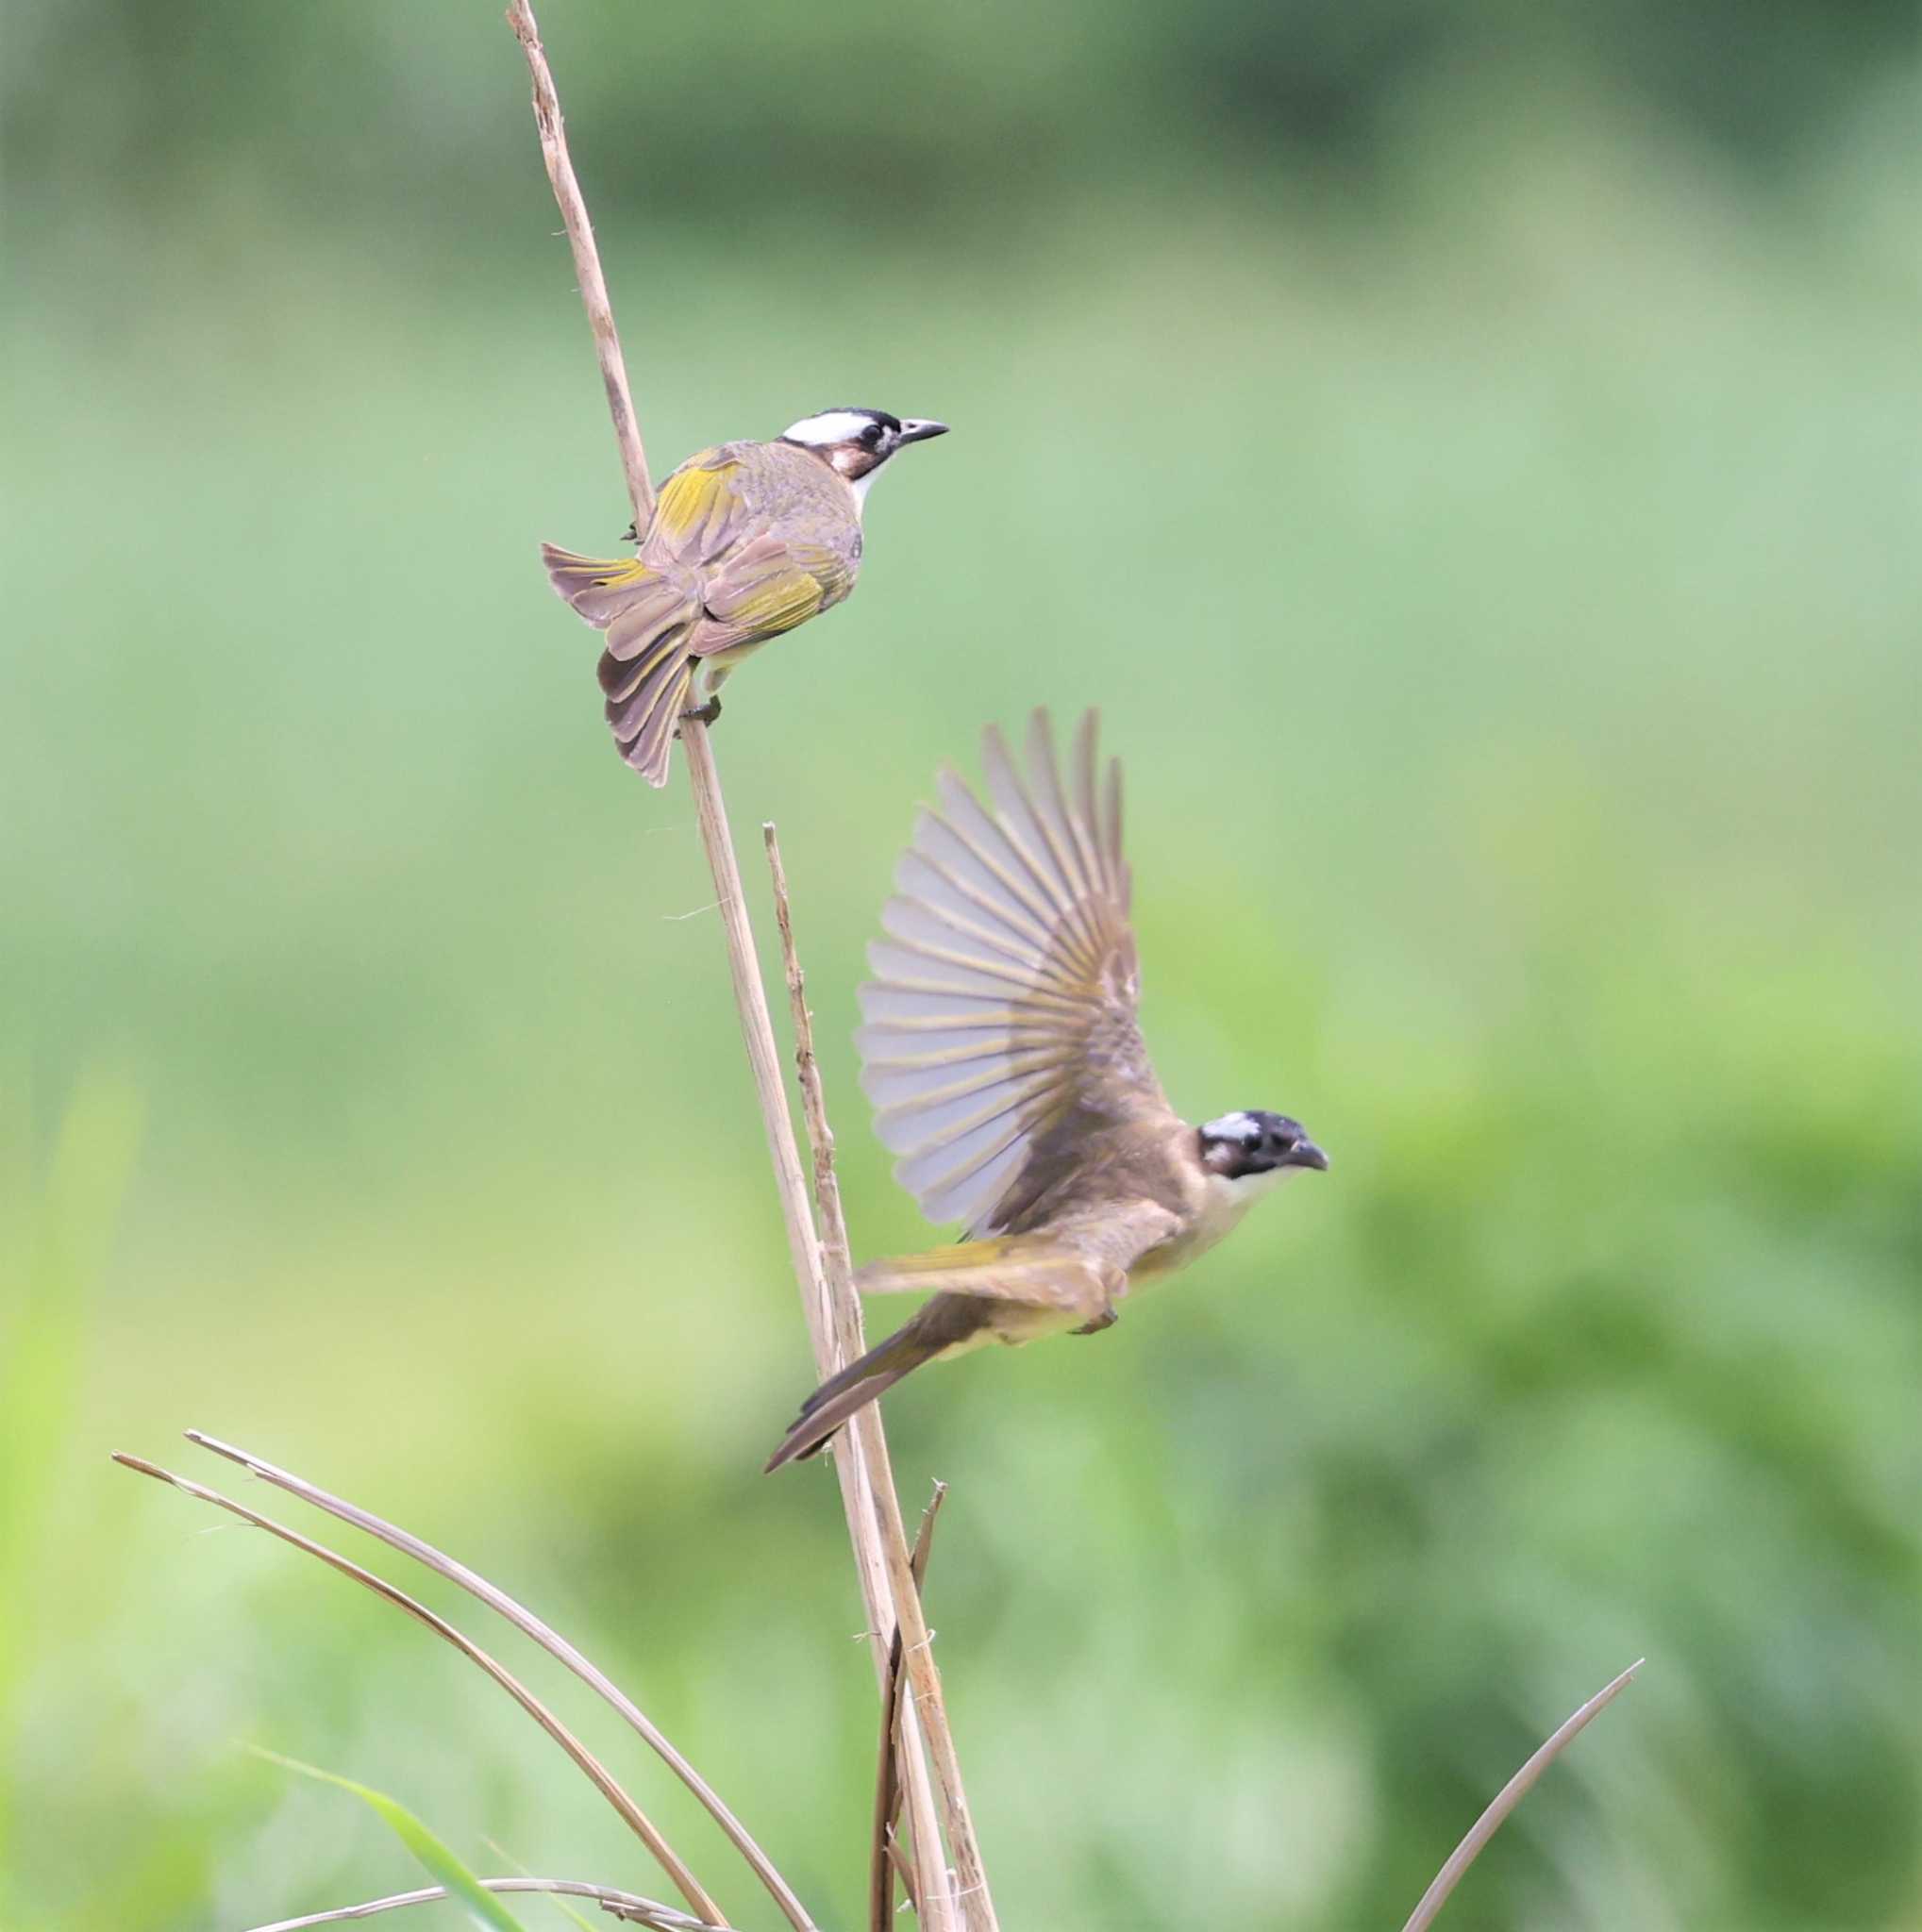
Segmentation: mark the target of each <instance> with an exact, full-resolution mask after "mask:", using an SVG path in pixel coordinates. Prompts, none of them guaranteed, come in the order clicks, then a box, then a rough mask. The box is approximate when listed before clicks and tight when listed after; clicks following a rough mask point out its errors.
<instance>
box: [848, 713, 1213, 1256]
mask: <svg viewBox="0 0 1922 1932" xmlns="http://www.w3.org/2000/svg"><path fill="white" fill-rule="evenodd" d="M1095 722H1096V721H1095V713H1094V712H1092V711H1091V712H1089V713H1088V714H1087V716H1086V717H1084V718H1083V719H1082V720H1081V724H1080V726H1079V728H1078V731H1077V732H1076V734H1075V744H1074V753H1073V757H1072V759H1071V760H1070V771H1069V777H1070V780H1071V785H1070V786H1069V787H1063V785H1062V782H1061V771H1060V769H1059V767H1058V766H1057V764H1056V761H1055V752H1054V743H1053V738H1052V733H1051V731H1050V727H1049V724H1048V719H1047V714H1046V713H1045V711H1037V712H1036V713H1035V714H1034V718H1033V721H1032V723H1031V724H1030V726H1029V729H1028V746H1027V760H1026V762H1027V766H1028V770H1027V773H1026V774H1025V775H1024V774H1023V773H1022V772H1021V771H1020V770H1019V769H1018V768H1017V767H1016V765H1015V763H1014V761H1013V760H1012V759H1011V758H1010V756H1009V753H1008V748H1007V746H1006V744H1005V743H1004V742H1003V741H1002V738H1001V735H1000V733H999V732H998V731H995V730H994V729H992V728H991V729H990V730H989V731H988V732H987V733H986V734H985V736H984V738H983V741H982V766H983V769H984V771H985V772H986V774H987V780H988V786H987V790H988V795H989V797H990V799H991V800H992V802H993V803H992V809H991V808H989V807H986V806H983V805H982V804H981V803H979V802H978V800H977V799H976V798H975V796H974V794H973V793H972V792H970V791H969V790H968V788H967V787H966V786H965V785H964V784H963V783H962V782H961V779H960V778H959V777H957V776H956V775H955V774H953V773H951V772H948V773H944V774H943V775H942V779H941V808H940V809H939V810H930V811H924V812H923V813H922V815H921V818H920V820H919V821H918V823H917V824H916V825H915V828H914V842H913V843H912V845H911V846H910V848H909V849H908V851H907V852H906V853H905V854H904V855H903V857H902V859H901V863H900V867H899V869H898V871H897V872H896V874H895V883H896V885H897V886H898V887H899V889H900V890H899V891H898V892H897V894H896V896H895V897H894V898H893V899H891V900H889V902H888V904H887V907H886V908H885V909H884V910H883V912H882V914H881V924H882V925H883V926H884V927H885V929H886V931H887V934H888V937H887V938H886V939H884V940H881V941H877V942H876V944H875V945H874V946H872V947H871V948H870V949H869V955H868V957H869V959H870V961H871V963H872V964H873V967H874V970H875V977H874V978H873V979H872V980H870V981H869V982H868V983H867V984H866V985H865V986H863V987H862V988H861V1015H862V1018H863V1019H864V1020H865V1022H866V1023H867V1024H865V1025H863V1026H862V1027H861V1031H860V1032H859V1034H857V1036H856V1041H857V1043H858V1045H859V1046H860V1048H861V1063H862V1071H861V1085H862V1086H863V1087H864V1088H865V1090H866V1091H867V1093H868V1097H869V1098H870V1099H871V1100H872V1101H873V1102H874V1103H875V1107H876V1109H877V1110H876V1115H875V1129H876V1131H877V1133H878V1134H879V1135H880V1138H881V1140H882V1141H883V1143H884V1144H885V1145H886V1146H888V1147H889V1148H891V1149H892V1150H893V1151H894V1153H895V1154H897V1155H898V1156H900V1158H899V1160H898V1161H897V1162H896V1164H895V1168H894V1173H895V1175H896V1177H897V1178H898V1179H899V1180H900V1182H901V1184H902V1185H903V1186H904V1187H905V1188H907V1189H908V1190H909V1191H910V1192H911V1193H912V1194H913V1195H914V1196H915V1197H916V1199H917V1200H919V1202H920V1203H921V1207H922V1209H923V1211H924V1212H925V1213H926V1214H927V1215H928V1219H929V1220H931V1221H957V1220H958V1221H961V1222H962V1223H964V1224H966V1226H967V1227H968V1229H969V1230H970V1231H971V1232H972V1233H974V1234H976V1235H982V1234H993V1233H994V1232H996V1231H998V1230H999V1229H1000V1228H1001V1227H1003V1226H1004V1225H1005V1224H1006V1220H1007V1216H1008V1214H1009V1212H1010V1209H1011V1202H1012V1201H1013V1199H1014V1198H1015V1196H1016V1195H1017V1194H1018V1193H1021V1192H1024V1191H1028V1192H1031V1189H1028V1190H1024V1189H1023V1188H1022V1187H1021V1185H1020V1184H1021V1181H1022V1170H1023V1167H1024V1165H1025V1163H1026V1160H1027V1158H1028V1155H1029V1153H1030V1152H1031V1151H1033V1149H1034V1147H1035V1146H1036V1144H1037V1143H1038V1142H1045V1143H1047V1144H1050V1145H1053V1144H1061V1143H1064V1142H1071V1141H1078V1140H1079V1139H1081V1138H1082V1137H1084V1136H1086V1135H1088V1134H1091V1133H1096V1132H1099V1131H1100V1130H1101V1129H1103V1128H1111V1127H1116V1126H1124V1125H1136V1126H1138V1125H1142V1124H1148V1123H1152V1122H1154V1121H1156V1120H1157V1119H1166V1120H1167V1121H1169V1122H1171V1123H1172V1122H1173V1120H1174V1118H1175V1116H1174V1114H1173V1111H1172V1109H1170V1108H1169V1106H1168V1103H1167V1099H1166V1097H1165V1096H1164V1095H1163V1093H1162V1089H1161V1084H1160V1082H1159V1081H1158V1080H1157V1079H1156V1078H1155V1074H1154V1069H1153V1068H1152V1067H1151V1066H1150V1065H1149V1063H1148V1056H1147V1048H1146V1047H1145V1044H1144V1043H1143V1041H1142V1037H1141V1028H1140V1026H1139V1024H1137V1022H1136V1018H1135V1011H1136V1007H1137V1004H1138V1001H1139V985H1138V981H1137V976H1136V968H1135V946H1134V934H1133V931H1132V930H1131V928H1130V927H1129V925H1128V867H1127V864H1126V862H1125V860H1124V859H1123V858H1122V856H1121V767H1120V765H1119V763H1118V762H1116V761H1112V760H1111V761H1110V763H1109V766H1108V770H1107V774H1106V779H1105V784H1104V785H1103V786H1102V787H1101V788H1100V793H1101V795H1100V797H1099V798H1098V799H1097V797H1096V789H1097V788H1096V774H1095Z"/></svg>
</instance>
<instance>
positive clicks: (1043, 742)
mask: <svg viewBox="0 0 1922 1932" xmlns="http://www.w3.org/2000/svg"><path fill="white" fill-rule="evenodd" d="M1028 774H1029V783H1030V786H1031V787H1032V791H1033V797H1034V801H1035V806H1036V810H1035V818H1036V821H1037V822H1038V824H1040V826H1041V830H1042V834H1043V836H1044V837H1045V838H1046V839H1047V840H1048V841H1049V842H1050V844H1052V845H1053V846H1054V847H1055V858H1056V862H1057V864H1059V866H1060V867H1061V870H1062V872H1063V873H1065V874H1067V876H1068V879H1069V881H1070V883H1071V884H1072V886H1073V889H1074V895H1075V900H1076V902H1077V904H1078V906H1079V908H1081V911H1082V916H1083V921H1084V924H1086V925H1087V927H1088V930H1089V936H1090V938H1091V939H1093V940H1094V941H1095V944H1096V945H1097V946H1098V945H1100V944H1101V943H1102V941H1103V940H1104V939H1105V938H1106V929H1107V926H1108V920H1107V919H1106V917H1105V916H1104V914H1105V912H1106V909H1107V908H1105V906H1104V905H1103V903H1102V902H1103V900H1104V899H1105V898H1106V896H1107V895H1106V893H1105V892H1104V891H1103V890H1102V883H1101V876H1100V872H1099V869H1098V868H1097V867H1095V866H1093V865H1091V864H1090V863H1089V859H1088V854H1087V852H1086V851H1085V850H1084V848H1083V846H1082V843H1081V841H1080V839H1079V838H1078V836H1077V830H1076V825H1075V815H1074V813H1073V812H1072V811H1070V810H1069V809H1068V802H1067V799H1066V797H1065V796H1064V795H1063V794H1062V791H1061V768H1060V767H1059V766H1058V765H1057V764H1056V762H1055V747H1054V727H1053V724H1052V722H1051V721H1050V720H1049V718H1048V714H1047V712H1046V710H1045V708H1036V710H1035V712H1034V715H1033V716H1032V717H1031V718H1030V719H1029V720H1028Z"/></svg>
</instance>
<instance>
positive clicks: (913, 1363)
mask: <svg viewBox="0 0 1922 1932" xmlns="http://www.w3.org/2000/svg"><path fill="white" fill-rule="evenodd" d="M920 1328H921V1324H920V1323H919V1322H918V1321H915V1322H910V1323H908V1324H906V1325H905V1326H903V1327H900V1328H897V1329H896V1330H895V1331H894V1334H892V1335H891V1336H889V1337H888V1339H887V1340H886V1341H883V1342H879V1343H877V1345H876V1346H875V1347H873V1348H871V1349H869V1350H868V1352H867V1353H866V1354H865V1355H864V1356H862V1357H861V1359H860V1360H859V1361H853V1362H849V1363H848V1365H847V1366H846V1367H845V1368H844V1369H843V1370H842V1371H841V1373H840V1374H838V1375H830V1376H829V1377H828V1378H827V1381H825V1382H823V1383H822V1385H821V1386H820V1388H818V1389H817V1390H815V1391H814V1392H813V1394H811V1396H809V1398H808V1399H807V1401H805V1402H804V1403H802V1405H801V1413H800V1414H799V1416H798V1417H796V1418H795V1421H794V1427H793V1428H791V1429H790V1430H789V1431H788V1432H787V1434H786V1435H785V1436H784V1437H783V1438H782V1439H781V1445H780V1447H779V1448H778V1449H777V1450H776V1451H775V1452H774V1454H773V1455H772V1456H770V1457H768V1458H767V1468H766V1472H765V1473H766V1474H769V1475H772V1474H774V1472H775V1471H776V1470H777V1469H778V1468H780V1466H781V1465H782V1464H783V1463H786V1462H798V1461H800V1460H802V1459H803V1458H805V1457H810V1456H812V1455H814V1454H815V1453H816V1452H817V1451H818V1450H820V1449H823V1448H825V1447H826V1446H827V1441H828V1440H829V1438H830V1437H832V1436H833V1434H834V1432H835V1431H836V1430H837V1429H838V1428H840V1426H841V1425H842V1424H843V1423H844V1422H845V1421H846V1420H847V1419H848V1417H849V1416H851V1415H853V1414H854V1413H855V1411H856V1410H857V1409H861V1408H865V1407H867V1406H868V1404H869V1403H870V1402H872V1401H874V1400H875V1398H876V1397H877V1396H878V1395H881V1394H884V1393H885V1392H886V1391H888V1390H890V1389H892V1388H893V1387H894V1384H895V1383H896V1382H898V1381H899V1380H900V1379H901V1377H902V1376H903V1375H907V1374H912V1373H913V1371H914V1370H916V1369H918V1368H919V1367H920V1366H921V1365H922V1363H923V1362H927V1361H932V1360H933V1358H934V1357H936V1356H937V1355H939V1354H940V1353H941V1351H942V1348H943V1347H944V1343H942V1342H941V1341H934V1340H930V1339H928V1338H927V1337H925V1336H923V1335H922V1334H921V1333H920Z"/></svg>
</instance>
